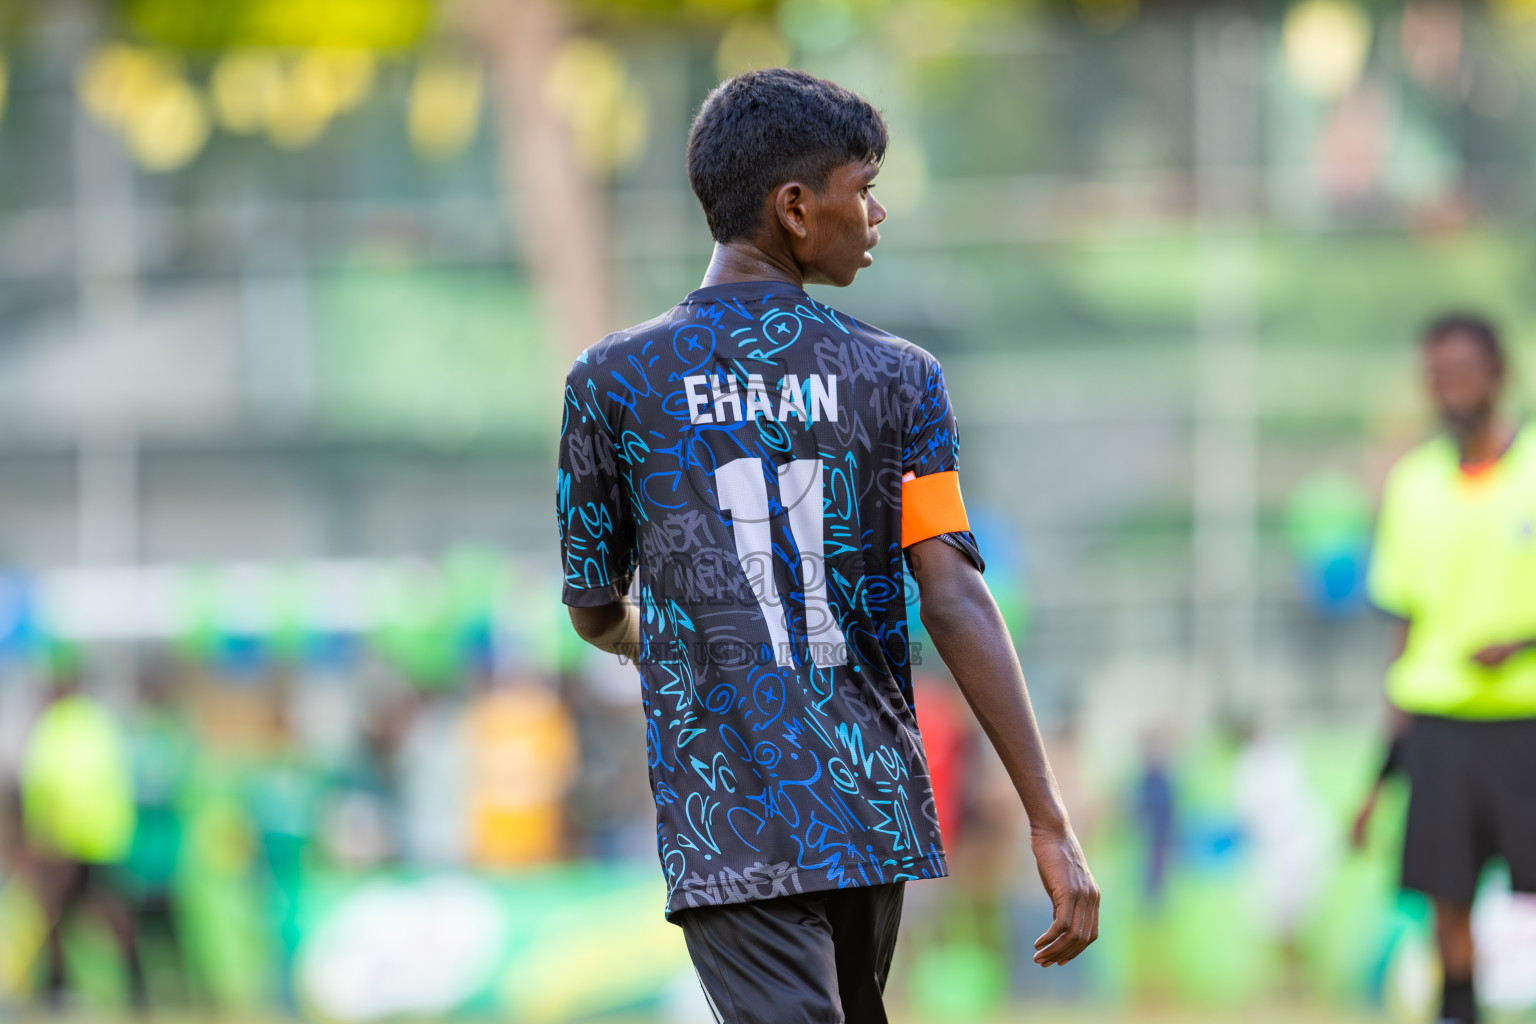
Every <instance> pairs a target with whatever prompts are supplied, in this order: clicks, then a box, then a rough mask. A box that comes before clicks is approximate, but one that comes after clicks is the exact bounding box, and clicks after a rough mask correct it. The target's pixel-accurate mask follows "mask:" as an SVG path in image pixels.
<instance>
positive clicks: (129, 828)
mask: <svg viewBox="0 0 1536 1024" xmlns="http://www.w3.org/2000/svg"><path fill="white" fill-rule="evenodd" d="M75 659H76V656H75V654H74V652H72V651H67V650H63V649H59V650H56V651H55V652H54V653H53V665H52V669H53V680H52V681H53V692H52V694H51V699H50V700H49V702H48V704H47V705H46V706H45V707H44V709H43V711H42V713H41V715H39V716H38V719H37V721H36V723H35V724H34V726H33V728H32V735H31V737H30V738H29V739H28V741H27V749H26V754H25V756H24V761H23V765H22V780H21V785H22V812H23V821H24V827H25V835H26V843H27V847H28V849H29V852H30V857H29V860H30V866H31V868H32V872H33V876H34V879H35V884H36V886H37V892H38V895H39V898H40V900H41V902H42V905H43V910H44V914H45V915H46V919H47V924H46V938H45V940H44V944H45V945H44V954H45V956H46V958H47V977H46V986H47V995H48V999H49V1001H50V1003H52V1004H53V1005H54V1006H58V1005H60V1004H61V1003H62V1001H63V998H64V991H65V955H64V940H65V931H66V929H67V928H69V927H70V926H72V925H74V924H75V923H76V922H77V921H79V920H80V919H81V918H83V917H84V916H85V915H86V914H91V913H94V914H95V915H97V916H98V917H99V918H100V919H101V920H102V921H103V922H104V923H105V924H106V925H107V927H108V929H109V930H110V931H111V934H112V938H113V940H114V941H115V942H116V943H117V946H118V949H119V951H120V953H121V954H122V957H123V960H124V963H125V965H126V967H127V971H128V980H129V985H130V989H131V994H132V998H133V1001H134V1005H135V1006H136V1007H139V1008H141V1009H143V1008H145V1007H146V1004H147V993H146V989H145V985H144V971H143V967H142V965H141V963H140V961H139V948H138V942H137V939H136V937H135V934H134V924H133V918H132V915H131V913H130V911H129V908H128V903H127V902H126V900H125V899H124V898H123V894H122V893H121V892H120V891H118V890H117V889H116V888H115V887H114V886H113V884H112V875H111V873H110V872H109V871H108V870H107V869H108V868H109V866H111V865H114V864H119V863H121V862H122V861H123V860H124V859H125V858H126V857H127V856H128V853H129V850H130V849H131V847H132V844H133V837H134V797H133V791H132V784H131V781H130V780H131V778H132V776H131V774H130V771H129V768H130V764H129V756H128V745H127V742H126V740H125V738H124V735H123V731H122V727H121V726H120V725H119V723H118V722H117V720H116V719H115V718H114V717H113V715H112V713H111V712H110V711H109V710H108V709H107V707H106V706H105V705H104V704H102V703H101V702H100V701H98V700H96V699H94V698H92V697H90V696H88V695H86V694H85V693H83V692H81V690H80V685H79V678H78V674H77V673H78V665H77V664H76V660H75Z"/></svg>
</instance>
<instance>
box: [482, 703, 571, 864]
mask: <svg viewBox="0 0 1536 1024" xmlns="http://www.w3.org/2000/svg"><path fill="white" fill-rule="evenodd" d="M469 749H470V764H471V775H470V780H469V785H470V797H469V799H470V814H471V853H472V856H473V857H474V860H475V862H476V863H477V864H481V865H483V866H485V867H496V868H511V867H525V866H529V865H534V864H546V863H549V862H550V861H553V860H554V859H556V858H557V857H558V856H560V854H561V852H562V851H563V848H564V824H563V818H564V807H563V800H564V798H565V794H566V791H567V789H568V788H569V787H570V784H571V782H572V780H573V779H574V778H575V774H576V763H577V756H578V750H577V746H576V728H575V723H574V722H573V721H572V718H571V714H570V712H569V711H568V710H567V709H566V707H565V705H564V703H563V702H561V700H560V698H559V696H558V695H556V694H555V693H554V692H553V691H552V690H551V689H549V688H547V687H544V686H541V685H539V684H538V683H535V682H533V681H531V680H527V679H515V680H513V681H511V683H510V684H509V685H506V686H496V687H494V688H493V689H491V690H490V691H489V692H487V693H485V694H483V695H482V696H481V697H480V698H479V699H478V700H476V701H475V703H474V704H473V705H472V707H471V709H470V720H469Z"/></svg>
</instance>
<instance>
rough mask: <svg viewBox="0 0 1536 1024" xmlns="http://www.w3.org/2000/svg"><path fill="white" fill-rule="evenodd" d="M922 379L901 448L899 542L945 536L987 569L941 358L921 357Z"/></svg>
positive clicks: (958, 432) (909, 543)
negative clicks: (974, 528)
mask: <svg viewBox="0 0 1536 1024" xmlns="http://www.w3.org/2000/svg"><path fill="white" fill-rule="evenodd" d="M921 373H922V377H923V379H922V380H921V381H919V382H916V383H917V385H918V386H917V392H916V401H915V402H914V403H913V406H912V410H911V417H910V420H909V422H908V425H907V433H906V439H905V443H904V444H903V446H902V453H901V469H902V478H901V479H902V482H901V546H902V547H903V548H909V547H911V546H912V545H913V544H916V543H918V542H919V541H924V540H929V539H930V538H933V537H941V538H943V540H944V542H945V543H947V544H949V545H950V546H951V547H954V548H958V549H959V550H960V551H962V552H964V553H965V555H966V556H967V557H969V558H970V559H971V561H972V562H974V563H975V564H976V567H977V568H978V569H983V568H985V562H984V561H983V560H982V557H981V551H980V549H979V548H978V547H977V545H976V538H975V537H974V536H973V535H972V534H971V524H970V518H969V517H968V516H967V515H966V511H965V501H964V499H963V498H962V497H961V495H960V431H959V428H958V427H957V426H956V423H955V411H954V406H953V405H951V404H950V400H949V389H948V388H947V387H945V384H944V371H943V370H942V369H941V368H940V367H939V364H938V362H937V361H935V360H933V359H932V358H927V359H925V360H924V361H923V364H922V368H921Z"/></svg>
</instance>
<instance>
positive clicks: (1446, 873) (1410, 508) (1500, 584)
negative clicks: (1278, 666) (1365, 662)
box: [1361, 315, 1536, 1022]
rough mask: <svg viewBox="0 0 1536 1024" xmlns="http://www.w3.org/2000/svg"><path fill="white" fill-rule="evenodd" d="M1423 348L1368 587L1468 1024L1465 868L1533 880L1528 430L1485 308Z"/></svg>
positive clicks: (1413, 841) (1418, 851) (1453, 1002)
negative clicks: (1420, 401) (1420, 410)
mask: <svg viewBox="0 0 1536 1024" xmlns="http://www.w3.org/2000/svg"><path fill="white" fill-rule="evenodd" d="M1423 357H1424V366H1425V370H1426V372H1427V376H1428V384H1429V391H1430V394H1431V396H1432V397H1433V399H1434V402H1435V405H1436V407H1437V409H1438V411H1439V414H1440V419H1441V421H1442V423H1443V425H1444V427H1445V433H1444V434H1443V435H1442V436H1440V437H1437V438H1435V439H1434V440H1432V441H1429V442H1427V443H1425V444H1423V445H1421V446H1419V447H1418V448H1415V449H1414V450H1413V451H1411V452H1409V453H1408V454H1407V455H1405V456H1403V458H1402V459H1401V460H1400V461H1399V462H1398V463H1397V465H1396V466H1394V467H1393V468H1392V472H1391V474H1390V475H1389V476H1388V478H1387V483H1386V489H1385V492H1384V493H1383V496H1382V505H1381V518H1380V522H1379V525H1378V527H1377V535H1376V548H1375V553H1374V555H1373V557H1372V563H1371V573H1370V592H1371V599H1372V601H1373V602H1374V603H1375V604H1376V605H1378V606H1379V607H1381V608H1382V609H1384V610H1385V611H1387V612H1389V613H1390V614H1392V615H1393V616H1395V617H1396V618H1398V619H1400V620H1401V622H1402V631H1401V647H1400V653H1399V654H1398V656H1397V658H1396V660H1395V661H1394V662H1393V664H1392V667H1391V668H1390V670H1389V671H1388V674H1387V696H1388V698H1389V699H1390V701H1391V703H1392V704H1393V705H1394V706H1395V707H1396V709H1397V710H1398V711H1399V712H1401V713H1402V714H1401V716H1400V719H1399V722H1400V729H1399V731H1398V737H1397V739H1396V740H1395V741H1394V748H1395V753H1394V755H1390V756H1389V758H1388V765H1389V768H1388V770H1390V766H1391V765H1393V764H1394V762H1395V763H1400V764H1401V766H1402V767H1403V768H1404V769H1405V770H1406V771H1407V774H1408V779H1409V783H1410V787H1411V796H1410V797H1409V804H1408V828H1407V835H1406V838H1405V841H1404V847H1403V876H1402V881H1403V886H1404V887H1405V888H1408V889H1413V890H1417V891H1419V892H1422V893H1424V894H1426V895H1428V896H1429V897H1430V898H1431V899H1432V900H1433V901H1434V908H1435V941H1436V944H1437V945H1438V946H1439V950H1440V959H1441V964H1442V965H1443V967H1444V988H1443V990H1442V993H1441V1006H1440V1020H1442V1021H1460V1022H1473V1021H1476V1020H1477V999H1476V994H1475V991H1474V989H1473V982H1472V967H1473V948H1472V898H1473V895H1474V894H1475V893H1476V891H1477V883H1478V879H1479V876H1480V875H1481V874H1482V871H1483V868H1484V867H1485V866H1486V865H1487V864H1488V862H1489V861H1490V860H1492V859H1494V858H1498V857H1502V858H1503V859H1504V860H1505V861H1506V862H1507V863H1508V865H1509V873H1510V880H1511V882H1512V884H1513V886H1514V888H1515V890H1516V891H1520V892H1536V438H1532V437H1528V436H1527V435H1528V434H1529V433H1530V431H1527V430H1522V429H1521V428H1520V427H1519V426H1518V424H1516V423H1514V422H1512V421H1511V420H1509V419H1507V418H1505V416H1503V415H1502V414H1501V412H1500V409H1499V399H1500V395H1501V393H1502V392H1503V389H1504V381H1505V356H1504V349H1503V346H1502V344H1501V343H1500V341H1499V336H1498V332H1497V331H1496V330H1495V329H1494V327H1493V325H1492V324H1490V323H1489V322H1488V321H1486V320H1484V319H1481V318H1479V317H1475V316H1461V315H1457V316H1446V317H1442V318H1441V319H1439V320H1436V321H1435V322H1434V323H1432V324H1430V326H1429V328H1428V329H1427V330H1426V331H1425V332H1424V337H1423ZM1369 807H1370V801H1368V803H1367V807H1366V810H1365V811H1364V812H1363V815H1368V813H1369ZM1363 824H1364V822H1363V820H1362V822H1361V825H1362V826H1363Z"/></svg>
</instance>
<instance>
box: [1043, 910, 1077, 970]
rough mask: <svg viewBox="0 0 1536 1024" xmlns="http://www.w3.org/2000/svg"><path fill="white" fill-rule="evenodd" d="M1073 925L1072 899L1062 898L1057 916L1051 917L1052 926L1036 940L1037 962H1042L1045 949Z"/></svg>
mask: <svg viewBox="0 0 1536 1024" xmlns="http://www.w3.org/2000/svg"><path fill="white" fill-rule="evenodd" d="M1070 927H1072V900H1071V899H1070V898H1068V899H1064V900H1061V901H1060V902H1059V903H1057V905H1056V913H1055V916H1054V917H1052V918H1051V926H1050V927H1049V928H1047V929H1046V930H1045V934H1043V935H1041V936H1040V937H1039V938H1038V939H1036V940H1035V950H1036V952H1035V962H1036V963H1042V962H1043V960H1042V957H1043V956H1044V950H1046V949H1049V948H1050V947H1051V946H1052V945H1053V944H1054V943H1055V942H1057V941H1058V940H1059V939H1060V938H1061V937H1062V936H1063V935H1065V934H1066V933H1067V929H1068V928H1070Z"/></svg>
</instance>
